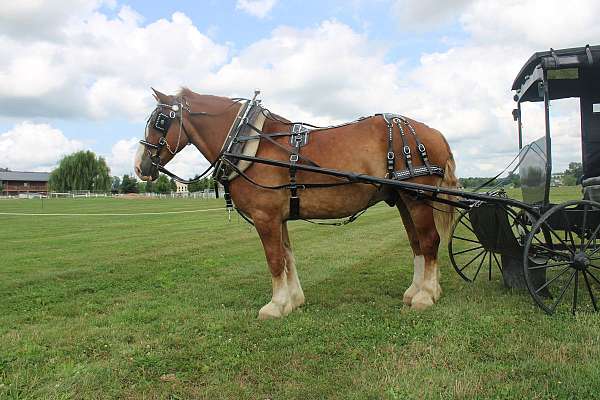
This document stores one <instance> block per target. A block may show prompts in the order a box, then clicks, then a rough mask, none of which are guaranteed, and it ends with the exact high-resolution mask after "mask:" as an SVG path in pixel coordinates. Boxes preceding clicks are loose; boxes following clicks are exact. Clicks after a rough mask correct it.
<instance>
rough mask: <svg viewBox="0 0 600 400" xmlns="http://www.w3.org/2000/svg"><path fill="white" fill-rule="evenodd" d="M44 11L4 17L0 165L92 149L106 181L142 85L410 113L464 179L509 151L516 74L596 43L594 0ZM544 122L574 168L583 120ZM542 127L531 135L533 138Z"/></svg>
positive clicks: (90, 0) (304, 107)
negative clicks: (542, 54)
mask: <svg viewBox="0 0 600 400" xmlns="http://www.w3.org/2000/svg"><path fill="white" fill-rule="evenodd" d="M40 3H44V2H33V1H29V0H24V1H22V2H18V3H16V4H8V5H5V6H4V7H3V8H2V9H1V10H0V154H1V153H2V152H4V154H7V155H6V156H4V158H0V167H10V168H13V169H21V170H23V169H26V170H48V169H51V168H52V167H53V166H54V165H56V163H57V162H58V160H59V159H60V157H62V156H63V155H65V154H67V153H68V152H70V151H74V150H78V149H83V148H89V149H91V150H93V151H95V152H97V153H98V154H101V155H103V156H104V157H106V159H107V161H108V162H109V165H110V167H111V169H112V172H113V173H114V174H116V175H122V174H123V173H128V172H131V170H132V167H131V165H132V164H131V162H132V161H131V160H132V158H133V152H134V151H135V142H136V140H139V139H140V138H141V136H142V134H143V127H144V117H145V115H147V114H148V113H149V112H150V111H151V110H152V97H151V95H150V91H149V87H150V86H155V87H157V88H159V89H161V90H164V91H166V92H169V91H174V90H176V88H177V87H179V86H183V85H185V86H189V87H190V88H192V89H194V90H196V91H200V92H207V93H214V94H220V95H226V96H237V95H246V96H250V95H251V92H252V89H253V88H255V87H260V88H261V89H262V90H263V94H262V98H263V102H264V103H265V104H266V105H267V106H269V107H270V108H271V109H273V110H275V111H277V112H279V113H281V114H283V115H286V116H289V117H290V118H292V119H296V120H298V119H305V120H307V121H309V122H316V123H321V124H327V123H334V122H342V121H346V120H349V119H353V118H356V117H359V116H361V115H367V114H372V113H377V112H398V113H402V114H405V115H409V116H412V117H415V118H417V119H420V120H422V121H424V122H426V123H428V124H430V125H432V126H434V127H436V128H438V129H440V130H441V131H442V132H443V133H444V134H445V135H446V137H447V138H448V140H449V142H450V144H451V146H452V147H453V149H454V152H455V155H456V158H457V160H458V172H459V174H460V175H462V176H474V175H488V176H489V175H493V174H494V172H495V171H496V170H499V169H502V167H503V165H504V164H505V163H506V161H507V160H510V159H512V157H513V155H514V154H515V151H516V136H515V130H514V123H513V122H512V120H511V118H510V111H511V109H512V107H513V103H512V100H511V93H510V90H509V89H510V85H511V83H512V79H513V78H514V75H515V74H516V72H518V70H519V68H520V67H521V65H522V64H523V63H524V62H525V60H526V59H527V58H528V57H529V56H530V55H531V53H533V52H534V51H536V50H543V49H547V48H549V47H554V48H560V47H567V46H578V45H583V44H586V43H592V44H594V40H595V39H596V38H597V37H600V30H599V28H598V24H597V23H596V21H595V20H594V19H593V18H592V17H591V16H593V15H597V14H598V13H597V12H594V10H596V11H600V6H599V5H598V4H597V2H595V1H591V0H589V1H588V0H581V1H579V2H577V3H574V4H573V5H571V6H570V7H565V6H564V2H563V1H558V0H547V1H544V2H540V1H538V0H523V1H512V0H507V1H492V0H453V1H447V2H438V1H434V0H420V1H417V0H374V1H365V0H354V1H338V0H322V1H299V0H288V1H283V0H224V1H217V0H205V1H170V2H164V1H161V2H158V1H141V0H130V1H121V0H65V1H64V2H60V3H59V4H57V3H52V4H50V5H48V4H47V3H46V4H40ZM542 3H543V7H540V6H541V5H542ZM540 10H542V11H540ZM540 13H541V14H540ZM533 14H535V15H538V16H539V18H538V19H534V20H532V19H531V18H529V17H528V15H533ZM569 14H572V18H568V16H569ZM531 24H533V25H531ZM291 60H298V61H294V62H292V61H291ZM324 82H326V84H325V85H324V84H323V83H324ZM325 87H326V88H327V89H326V90H325V89H324V88H325ZM531 110H532V111H531V112H532V115H534V116H536V115H537V116H538V117H539V107H538V108H536V107H535V106H534V107H532V108H531ZM553 113H554V116H555V118H556V119H557V123H558V128H557V129H556V131H555V132H554V133H555V135H556V140H555V143H557V144H559V145H560V146H561V148H562V149H563V150H564V151H563V152H561V153H560V154H557V155H555V157H554V158H555V164H556V165H555V169H557V170H560V169H561V168H563V167H564V166H565V165H566V164H567V163H568V162H569V161H577V160H578V157H580V150H579V145H578V142H579V140H578V137H577V136H576V135H577V131H576V129H578V127H577V125H578V123H579V121H578V115H577V107H576V104H574V103H572V102H571V103H569V102H564V103H563V104H559V105H557V106H556V107H555V108H554V109H553ZM538 119H539V118H538ZM540 123H541V119H540V121H539V122H537V121H536V120H535V118H533V117H532V119H531V122H530V123H529V124H528V125H527V132H526V134H529V132H531V135H530V136H531V137H530V139H531V140H533V139H535V138H536V137H537V136H538V133H539V132H541V124H540ZM9 149H10V150H9ZM205 164H206V162H205V160H204V159H203V158H202V157H201V156H200V155H199V154H197V152H194V151H192V149H189V150H188V149H186V152H185V154H181V155H179V156H178V157H177V158H176V159H175V160H174V161H173V165H172V167H173V168H174V169H175V171H177V172H179V173H180V174H183V175H193V173H194V172H195V171H198V170H200V169H202V167H203V166H204V165H205ZM563 169H564V168H563Z"/></svg>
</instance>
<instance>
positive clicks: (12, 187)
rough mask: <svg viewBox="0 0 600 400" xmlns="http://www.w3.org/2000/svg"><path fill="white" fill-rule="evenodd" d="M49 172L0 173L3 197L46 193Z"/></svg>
mask: <svg viewBox="0 0 600 400" xmlns="http://www.w3.org/2000/svg"><path fill="white" fill-rule="evenodd" d="M49 180H50V173H49V172H21V171H0V183H1V184H2V193H1V194H3V195H17V194H20V193H43V194H47V193H48V181H49Z"/></svg>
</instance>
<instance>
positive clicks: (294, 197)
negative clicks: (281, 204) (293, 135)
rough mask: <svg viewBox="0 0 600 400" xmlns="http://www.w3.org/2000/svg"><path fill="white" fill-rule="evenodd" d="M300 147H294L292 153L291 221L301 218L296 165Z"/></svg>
mask: <svg viewBox="0 0 600 400" xmlns="http://www.w3.org/2000/svg"><path fill="white" fill-rule="evenodd" d="M299 153H300V147H296V146H292V148H291V151H290V216H289V218H290V219H298V218H299V217H300V198H299V197H298V185H297V183H296V172H297V171H298V169H297V167H296V165H297V163H298V157H299Z"/></svg>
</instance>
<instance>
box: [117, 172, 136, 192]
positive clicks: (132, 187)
mask: <svg viewBox="0 0 600 400" xmlns="http://www.w3.org/2000/svg"><path fill="white" fill-rule="evenodd" d="M119 191H120V192H121V193H137V192H138V186H137V180H136V179H135V178H133V177H131V178H130V177H129V175H123V179H122V180H121V186H120V187H119Z"/></svg>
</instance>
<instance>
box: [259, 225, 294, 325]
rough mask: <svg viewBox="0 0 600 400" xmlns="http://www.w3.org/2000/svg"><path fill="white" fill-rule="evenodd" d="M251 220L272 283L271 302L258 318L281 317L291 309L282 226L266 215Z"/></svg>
mask: <svg viewBox="0 0 600 400" xmlns="http://www.w3.org/2000/svg"><path fill="white" fill-rule="evenodd" d="M252 220H253V221H254V224H255V226H256V231H257V232H258V235H259V236H260V240H261V241H262V244H263V248H264V250H265V256H266V258H267V264H268V265H269V269H270V270H271V279H272V283H273V296H272V298H271V301H270V302H269V303H267V304H266V305H265V306H264V307H262V308H261V309H260V311H259V312H258V318H259V319H268V318H279V317H283V316H285V315H287V314H289V313H290V312H291V311H292V309H293V304H292V300H291V296H290V290H289V285H288V277H287V275H288V273H287V269H288V268H287V257H286V254H287V250H286V249H285V247H284V244H283V224H282V221H281V220H278V219H277V218H273V216H272V215H269V214H267V213H257V214H254V215H252Z"/></svg>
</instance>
